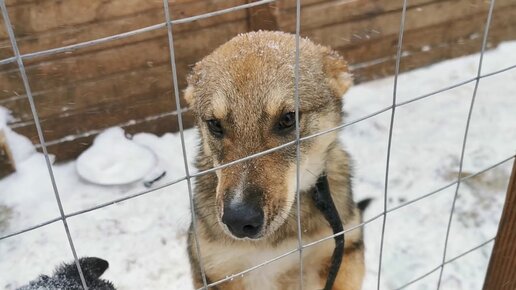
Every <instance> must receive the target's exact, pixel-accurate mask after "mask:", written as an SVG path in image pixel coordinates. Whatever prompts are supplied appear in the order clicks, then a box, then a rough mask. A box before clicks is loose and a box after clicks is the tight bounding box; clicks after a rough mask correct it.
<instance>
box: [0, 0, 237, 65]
mask: <svg viewBox="0 0 516 290" xmlns="http://www.w3.org/2000/svg"><path fill="white" fill-rule="evenodd" d="M46 2H48V3H49V5H47V6H44V7H40V6H39V5H28V6H27V7H25V6H23V7H19V11H18V10H16V9H13V10H14V11H10V14H11V15H13V16H11V22H12V24H13V26H14V27H15V33H16V36H17V40H18V46H19V47H20V51H21V53H28V52H34V51H40V50H46V49H51V48H56V47H61V46H65V45H71V44H76V43H79V42H84V41H89V40H93V39H97V38H102V37H107V36H110V35H114V34H118V33H123V32H127V31H131V30H135V29H139V28H143V27H146V26H151V25H154V24H158V23H163V22H165V17H164V14H163V7H162V2H161V1H141V0H130V1H129V2H131V3H130V4H131V5H129V6H126V4H125V2H126V1H125V0H111V1H89V2H87V3H90V4H87V5H84V1H82V0H68V1H65V2H62V1H55V0H54V1H46ZM46 2H45V3H46ZM61 2H62V4H58V3H61ZM92 3H96V4H92ZM101 3H106V4H109V5H106V7H105V6H104V5H102V4H101ZM138 3H153V4H152V5H150V4H145V5H144V7H143V8H140V7H139V5H137V4H138ZM245 3H246V1H245V0H224V1H195V2H192V3H177V4H174V3H171V7H170V11H171V14H172V15H171V18H172V19H181V18H186V17H190V16H194V15H199V14H204V13H208V12H213V11H217V10H221V9H226V8H230V7H234V6H237V5H242V4H245ZM97 6H98V7H97ZM120 6H124V7H125V8H124V9H121V10H118V8H119V7H120ZM140 6H141V5H140ZM147 6H148V7H147ZM150 7H155V8H150ZM31 9H33V10H34V11H31ZM96 9H100V10H102V9H107V10H106V11H104V12H102V13H100V14H99V12H98V11H96ZM76 10H77V11H80V13H79V15H84V16H82V17H77V19H75V17H74V16H75V12H77V11H76ZM47 14H49V15H54V16H55V17H54V18H48V16H46V17H45V15H47ZM113 14H114V15H113ZM244 18H246V11H245V10H240V11H235V12H232V13H226V14H222V15H218V16H215V17H210V18H206V19H202V20H198V21H194V22H189V23H183V24H181V25H177V26H176V27H175V30H174V32H176V33H180V32H186V31H188V32H190V31H192V30H197V29H201V28H205V27H210V26H213V25H217V24H221V23H226V22H230V21H235V20H238V19H244ZM52 19H54V20H52ZM71 19H73V21H72V20H71ZM68 21H70V23H69V22H68ZM1 33H2V30H1V29H0V47H3V46H8V45H10V43H9V41H8V39H7V37H6V35H5V32H4V34H3V35H2V34H1ZM153 36H154V34H153V33H146V34H144V35H141V36H139V37H141V39H140V41H141V40H143V39H145V37H148V38H149V37H150V38H152V37H153ZM132 41H134V40H132ZM1 52H2V51H1V50H0V53H1ZM4 57H5V56H4V55H2V54H0V58H4Z"/></svg>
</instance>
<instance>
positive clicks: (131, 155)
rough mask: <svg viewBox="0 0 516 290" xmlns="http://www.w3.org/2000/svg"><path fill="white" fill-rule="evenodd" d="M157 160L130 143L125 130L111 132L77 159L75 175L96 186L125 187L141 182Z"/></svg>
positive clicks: (118, 129) (114, 129) (145, 150)
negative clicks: (120, 185) (119, 185)
mask: <svg viewBox="0 0 516 290" xmlns="http://www.w3.org/2000/svg"><path fill="white" fill-rule="evenodd" d="M156 160H157V157H156V156H155V155H154V153H153V152H152V151H150V150H149V149H147V148H145V147H143V146H141V145H138V144H137V143H135V142H133V141H131V140H129V139H128V138H127V137H126V136H125V135H124V130H122V129H121V128H110V129H108V130H106V131H104V132H103V133H101V134H99V135H98V136H97V138H95V141H94V142H93V146H91V147H90V148H88V149H87V150H86V151H84V152H83V153H82V154H81V155H80V156H79V158H77V173H78V174H79V175H80V176H81V177H82V178H84V179H86V180H88V181H90V182H92V183H96V184H101V185H116V184H127V183H132V182H135V181H137V180H139V179H141V178H143V176H145V174H147V173H148V172H149V171H150V170H151V168H153V167H154V165H155V164H156Z"/></svg>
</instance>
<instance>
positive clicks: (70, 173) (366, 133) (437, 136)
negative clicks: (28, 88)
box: [0, 42, 516, 290]
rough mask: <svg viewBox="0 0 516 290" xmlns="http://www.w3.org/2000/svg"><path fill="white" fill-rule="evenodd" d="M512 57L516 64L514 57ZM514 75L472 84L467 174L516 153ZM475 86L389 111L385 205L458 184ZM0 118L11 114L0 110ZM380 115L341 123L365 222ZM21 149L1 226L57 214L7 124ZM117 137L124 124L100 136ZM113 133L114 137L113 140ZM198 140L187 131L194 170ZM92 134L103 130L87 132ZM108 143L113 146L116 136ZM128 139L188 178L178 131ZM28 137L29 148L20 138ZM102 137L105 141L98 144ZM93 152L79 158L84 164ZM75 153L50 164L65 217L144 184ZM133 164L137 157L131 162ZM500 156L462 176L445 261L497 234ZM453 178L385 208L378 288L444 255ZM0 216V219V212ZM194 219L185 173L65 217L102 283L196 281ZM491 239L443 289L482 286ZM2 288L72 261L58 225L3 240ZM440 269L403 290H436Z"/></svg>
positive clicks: (379, 193)
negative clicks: (110, 175)
mask: <svg viewBox="0 0 516 290" xmlns="http://www.w3.org/2000/svg"><path fill="white" fill-rule="evenodd" d="M515 50H516V42H512V43H506V44H504V45H502V46H500V47H499V48H498V49H495V50H492V51H489V52H487V53H486V56H485V69H484V70H483V71H484V73H488V72H492V71H494V70H497V69H502V68H503V67H505V66H507V65H510V64H511V63H509V62H508V60H511V59H514V54H513V52H514V51H515ZM514 63H516V60H515V61H514ZM477 64H478V55H473V56H467V57H463V58H458V59H454V60H449V61H445V62H443V63H440V64H437V65H433V66H429V67H427V68H424V69H419V70H416V71H413V72H410V73H405V74H402V75H400V79H399V87H398V89H399V90H398V101H399V102H402V101H405V100H408V99H410V98H413V97H417V96H420V95H423V94H426V93H429V92H432V91H434V90H436V89H439V88H443V87H446V86H449V85H452V84H455V83H457V82H460V81H463V80H467V79H469V78H471V77H474V76H475V74H476V66H477ZM515 83H516V70H511V71H507V72H505V73H503V74H499V75H496V76H492V77H489V78H484V79H482V80H481V81H480V87H479V90H478V94H477V101H476V103H475V107H474V111H473V118H472V121H471V127H470V134H469V137H468V142H467V147H466V152H465V160H464V170H463V171H464V172H463V174H462V175H463V176H466V175H468V174H471V173H475V172H477V171H479V170H482V169H484V168H486V167H488V166H490V165H491V164H494V163H496V162H498V161H500V160H503V159H504V158H506V157H509V156H511V155H513V154H515V152H516V111H515V108H516V99H515V98H514V97H513V96H514V95H515V93H516V87H515V86H514V84H515ZM392 84H393V78H392V77H390V78H386V79H382V80H378V81H373V82H369V83H365V84H361V85H358V86H356V87H354V88H352V89H351V90H350V91H349V93H348V94H347V95H346V102H345V106H344V108H345V110H346V112H347V113H348V116H347V121H352V120H355V119H358V118H361V117H363V116H365V115H367V114H370V113H373V112H375V111H377V110H379V109H382V108H385V107H387V106H389V105H390V103H391V101H392ZM473 88H474V83H470V84H468V85H466V86H462V87H458V88H455V89H452V90H449V91H446V92H444V93H440V94H437V95H434V96H432V97H430V98H427V99H424V100H421V101H418V102H414V103H410V104H407V105H405V106H401V107H398V108H397V109H396V118H395V123H394V131H393V141H392V153H391V162H390V174H389V188H388V196H389V198H388V201H387V204H388V208H393V207H394V206H397V205H400V204H403V203H404V202H407V201H409V200H412V199H414V198H417V197H420V196H422V195H424V194H426V193H429V192H431V191H433V190H435V189H437V188H439V187H442V186H444V185H447V184H449V183H450V182H453V181H454V180H456V179H457V175H458V166H459V160H460V151H461V145H462V138H463V134H464V129H465V125H466V117H467V113H468V108H469V104H470V101H471V96H472V93H473ZM0 113H1V114H0V117H1V118H0V120H4V122H3V123H2V122H0V124H5V120H7V118H8V115H7V113H6V111H5V110H0ZM389 121H390V111H387V112H385V113H382V114H379V115H377V116H375V117H373V118H370V119H368V120H365V121H363V122H359V123H357V124H354V125H352V126H349V127H346V128H345V129H344V130H343V131H342V134H341V139H342V141H343V142H344V144H345V146H346V147H347V149H348V150H349V151H350V153H351V156H352V157H353V159H354V161H355V178H354V192H355V197H356V199H357V200H360V199H362V198H365V197H373V198H374V201H373V203H372V205H371V207H370V208H369V209H368V211H367V212H366V217H365V219H368V218H371V217H374V216H376V215H377V214H379V213H381V212H382V210H383V187H384V178H385V167H386V164H385V162H386V151H387V140H388V132H389ZM7 133H8V136H9V142H10V143H11V146H12V147H13V148H14V149H15V151H16V152H18V153H16V154H17V156H18V157H17V160H18V161H19V162H18V172H17V173H15V174H13V175H11V176H9V177H7V178H4V179H2V180H0V211H1V210H2V207H4V208H8V209H9V214H8V217H9V218H8V219H7V226H5V227H0V235H5V234H8V233H12V232H15V231H17V230H21V229H24V228H26V227H29V226H33V225H35V224H38V223H40V222H42V221H45V220H48V219H52V218H55V217H56V216H58V210H57V207H56V203H55V198H54V193H53V191H52V187H51V185H50V181H49V179H48V172H47V169H46V166H45V163H44V159H43V157H42V155H41V154H39V153H34V149H33V147H32V145H30V143H27V142H28V140H27V139H26V138H24V137H21V136H18V135H16V134H14V133H12V131H10V130H9V129H8V128H7ZM100 138H105V140H111V139H110V138H113V139H112V140H120V138H124V137H123V132H122V131H121V129H112V130H109V131H107V132H105V134H104V135H103V137H100ZM117 138H118V139H117ZM197 140H198V136H197V135H196V132H195V131H194V130H187V131H185V142H186V148H187V150H188V152H187V154H188V160H189V162H190V168H193V165H192V161H193V160H194V156H195V149H194V148H196V145H197ZM97 142H99V139H97ZM117 142H118V141H117ZM132 142H134V143H136V144H139V145H142V146H145V147H146V148H149V149H150V150H152V152H153V154H154V155H155V156H158V159H159V160H158V165H157V167H158V168H162V169H164V170H166V171H167V174H166V176H165V177H164V178H163V179H161V180H159V181H158V182H157V183H156V184H155V186H159V185H163V184H165V183H167V182H170V181H173V180H176V179H178V178H181V177H183V176H184V175H185V170H184V164H183V160H182V153H181V143H180V137H179V135H178V134H165V135H164V136H162V137H157V136H155V135H152V134H146V133H142V134H137V135H135V136H133V138H132ZM29 145H30V146H29ZM108 146H109V142H108ZM87 160H89V158H88V159H87ZM76 165H77V164H76V162H69V163H66V164H60V165H55V166H54V167H53V169H54V173H55V176H56V182H57V185H58V188H59V192H60V195H61V198H62V201H63V205H64V208H65V211H66V212H67V213H71V212H74V211H78V210H83V209H88V208H90V207H92V206H95V205H99V204H102V203H106V202H110V201H112V200H115V199H118V198H121V197H124V196H128V195H131V194H135V193H138V192H142V191H144V190H146V188H145V187H144V186H143V182H142V180H139V181H136V182H134V183H130V184H125V185H117V186H99V185H94V184H91V183H88V182H86V181H84V180H83V179H81V178H79V176H78V174H77V173H76V170H75V167H76ZM127 166H128V167H133V170H140V169H143V165H142V168H140V167H139V166H138V163H132V165H127ZM510 167H511V164H510V162H507V163H504V164H503V165H501V166H498V167H496V168H495V169H493V170H492V171H489V172H486V173H484V174H481V175H478V176H476V177H474V178H470V179H468V180H466V181H464V182H463V183H462V185H461V187H460V190H459V195H458V199H457V206H456V210H455V214H454V217H453V222H452V227H451V233H450V241H449V244H448V255H447V259H450V258H453V257H455V256H457V255H459V254H461V253H463V252H464V251H467V250H469V249H470V248H473V247H475V246H477V245H479V244H481V243H482V242H484V241H485V240H488V239H490V238H492V237H493V236H494V234H495V233H496V229H497V224H498V220H499V217H500V213H501V209H502V205H503V201H504V194H505V190H506V185H507V180H508V177H509V174H510ZM143 171H145V170H142V172H143ZM454 193H455V186H451V187H450V188H448V189H446V190H444V191H441V192H439V193H437V194H435V195H433V196H431V197H428V198H426V199H424V200H421V201H419V202H416V203H414V204H411V205H408V206H406V207H403V208H401V209H399V210H397V211H394V212H391V213H390V214H389V215H388V216H387V225H386V236H385V245H384V256H383V257H384V259H383V268H382V280H381V284H382V289H384V290H390V289H395V288H396V287H399V286H401V285H403V284H405V283H407V282H409V281H410V280H412V279H415V278H416V277H418V276H420V275H422V274H425V273H426V272H428V271H430V270H431V269H433V268H435V267H436V266H438V265H439V264H440V263H441V259H442V253H443V247H444V239H445V233H446V227H447V222H448V217H449V212H450V207H451V201H452V200H453V195H454ZM1 216H2V215H1V212H0V217H1ZM189 222H190V213H189V199H188V189H187V185H186V181H182V182H180V183H178V184H176V185H173V186H171V187H167V188H164V189H161V190H157V191H155V192H152V193H150V194H148V195H144V196H141V197H138V198H136V199H132V200H129V201H126V202H122V203H117V204H114V205H110V206H108V207H105V208H102V209H100V210H96V211H93V212H88V213H86V214H83V215H79V216H75V217H72V218H70V219H69V224H70V229H71V233H72V235H73V239H74V242H75V246H76V249H77V252H78V254H79V256H98V257H101V258H104V259H106V260H108V261H109V263H110V268H109V270H108V271H107V272H106V276H105V277H106V279H109V280H112V281H113V283H114V284H115V285H116V286H117V288H118V289H122V290H124V289H181V290H185V289H186V290H188V289H192V286H191V281H190V268H189V265H188V259H187V256H186V249H185V247H186V240H185V234H186V231H187V229H188V225H189ZM381 226H382V220H381V219H378V220H376V221H374V222H372V223H370V224H368V225H366V226H365V235H366V236H365V237H366V247H367V249H366V263H367V276H366V282H365V286H364V289H365V290H369V289H376V279H377V270H378V257H379V248H380V244H379V243H380V236H381ZM491 246H492V244H488V245H486V246H485V247H482V248H480V249H479V250H478V251H476V252H473V253H471V254H469V255H467V256H465V257H463V258H461V259H458V260H456V261H455V262H453V263H450V264H448V265H446V267H445V271H444V275H443V285H442V286H443V287H442V288H441V289H443V290H444V289H449V290H475V289H481V287H482V281H483V278H484V273H485V269H486V266H487V262H488V258H489V254H490V251H491ZM0 257H2V258H1V260H0V288H5V289H14V288H16V287H17V286H19V285H22V284H24V283H26V282H27V281H29V280H31V279H34V278H35V277H36V276H37V275H39V274H41V273H50V272H51V271H52V269H53V268H54V266H55V265H57V264H59V263H61V262H63V261H69V260H71V259H72V256H71V253H70V250H69V246H68V244H67V240H66V236H65V235H64V230H63V226H62V224H61V223H59V222H57V223H53V224H51V225H48V226H45V227H42V228H40V229H37V230H35V231H31V232H28V233H24V234H22V235H18V236H15V237H12V238H8V239H5V240H2V241H0ZM438 275H439V272H438V271H437V272H435V273H434V274H432V275H429V276H428V277H426V278H424V279H423V280H421V281H419V282H417V283H415V284H413V285H411V286H410V287H408V288H407V289H412V290H415V289H418V290H424V289H435V286H436V282H437V278H438Z"/></svg>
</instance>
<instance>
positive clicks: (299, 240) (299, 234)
mask: <svg viewBox="0 0 516 290" xmlns="http://www.w3.org/2000/svg"><path fill="white" fill-rule="evenodd" d="M300 31H301V0H296V56H295V62H296V63H295V67H294V77H295V84H294V97H295V102H296V104H295V105H296V108H295V110H296V212H297V244H298V250H299V288H300V289H301V290H303V287H304V279H303V272H304V269H303V239H302V232H303V231H302V229H301V194H300V188H299V175H300V174H299V165H300V159H301V150H300V146H299V145H300V144H299V142H300V141H299V138H300V132H299V55H300V53H299V33H300Z"/></svg>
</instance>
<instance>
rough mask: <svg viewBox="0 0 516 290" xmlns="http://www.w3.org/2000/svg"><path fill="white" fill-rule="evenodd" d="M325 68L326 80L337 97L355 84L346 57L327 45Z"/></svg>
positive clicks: (324, 57) (324, 50)
mask: <svg viewBox="0 0 516 290" xmlns="http://www.w3.org/2000/svg"><path fill="white" fill-rule="evenodd" d="M323 70H324V73H325V74H326V80H327V82H328V85H329V86H330V88H331V90H332V92H333V94H334V96H335V97H336V98H342V95H344V93H345V92H346V91H347V90H348V89H349V87H351V85H353V76H352V75H351V74H350V73H349V70H348V65H347V63H346V62H345V61H344V58H342V56H340V55H339V54H338V53H337V52H335V51H334V50H331V49H329V48H327V47H325V48H324V49H323Z"/></svg>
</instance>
